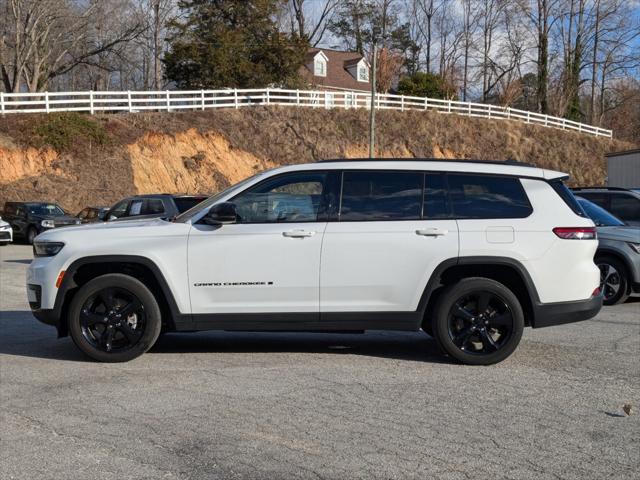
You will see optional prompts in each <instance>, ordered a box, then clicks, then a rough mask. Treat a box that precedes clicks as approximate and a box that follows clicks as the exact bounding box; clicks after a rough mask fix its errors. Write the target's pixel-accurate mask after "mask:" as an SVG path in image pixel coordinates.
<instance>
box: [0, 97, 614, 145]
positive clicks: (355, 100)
mask: <svg viewBox="0 0 640 480" xmlns="http://www.w3.org/2000/svg"><path fill="white" fill-rule="evenodd" d="M375 103H376V109H380V110H403V111H404V110H433V111H437V112H441V113H455V114H460V115H466V116H469V117H480V118H489V119H507V120H517V121H521V122H526V123H533V124H537V125H543V126H545V127H552V128H559V129H562V130H575V131H578V132H581V133H587V134H591V135H596V136H602V137H608V138H611V137H612V135H613V133H612V131H611V130H606V129H604V128H600V127H594V126H592V125H587V124H584V123H579V122H573V121H571V120H567V119H564V118H559V117H552V116H549V115H543V114H540V113H535V112H529V111H526V110H518V109H515V108H510V107H501V106H498V105H489V104H484V103H472V102H458V101H454V100H440V99H436V98H425V97H411V96H405V95H390V94H379V95H376V100H375ZM370 104H371V95H370V94H369V93H366V92H351V91H320V90H286V89H281V88H256V89H224V90H166V91H151V92H149V91H144V92H138V91H136V92H134V91H126V92H124V91H123V92H116V91H106V92H102V91H101V92H93V91H89V92H42V93H4V92H0V114H3V115H4V114H11V113H51V112H89V113H91V114H94V113H96V112H123V111H124V112H131V113H134V112H142V111H148V110H153V111H160V110H164V111H178V110H206V109H209V108H240V107H247V106H256V105H286V106H291V105H295V106H299V107H316V108H347V109H349V108H364V109H368V108H370Z"/></svg>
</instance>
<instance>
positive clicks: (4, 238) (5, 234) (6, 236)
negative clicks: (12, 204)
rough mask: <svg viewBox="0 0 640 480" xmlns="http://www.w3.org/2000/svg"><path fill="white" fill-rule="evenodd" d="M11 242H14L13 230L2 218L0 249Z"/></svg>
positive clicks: (0, 224)
mask: <svg viewBox="0 0 640 480" xmlns="http://www.w3.org/2000/svg"><path fill="white" fill-rule="evenodd" d="M11 242H13V229H12V228H11V225H9V224H8V223H7V222H5V221H4V220H3V219H2V217H0V247H4V246H5V245H6V244H8V243H11Z"/></svg>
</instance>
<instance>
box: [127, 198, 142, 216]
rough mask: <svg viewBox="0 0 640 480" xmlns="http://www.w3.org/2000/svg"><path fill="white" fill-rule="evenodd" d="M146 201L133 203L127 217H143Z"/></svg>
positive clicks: (138, 200) (139, 200)
mask: <svg viewBox="0 0 640 480" xmlns="http://www.w3.org/2000/svg"><path fill="white" fill-rule="evenodd" d="M143 202H144V201H143V200H142V199H136V200H132V201H131V206H130V207H129V212H127V217H137V216H138V215H142V213H141V212H142V203H143Z"/></svg>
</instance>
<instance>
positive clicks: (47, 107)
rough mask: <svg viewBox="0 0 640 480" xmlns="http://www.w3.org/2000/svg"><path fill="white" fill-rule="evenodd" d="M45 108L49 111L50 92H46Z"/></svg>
mask: <svg viewBox="0 0 640 480" xmlns="http://www.w3.org/2000/svg"><path fill="white" fill-rule="evenodd" d="M44 108H45V110H46V111H47V113H49V92H44Z"/></svg>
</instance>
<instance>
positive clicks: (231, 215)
mask: <svg viewBox="0 0 640 480" xmlns="http://www.w3.org/2000/svg"><path fill="white" fill-rule="evenodd" d="M202 221H203V222H204V223H206V224H207V225H228V224H230V223H236V222H237V221H238V214H237V213H236V206H235V205H234V204H233V203H231V202H222V203H219V204H217V205H214V206H213V207H211V208H210V209H209V213H207V214H206V215H205V216H204V217H203V219H202Z"/></svg>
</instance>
